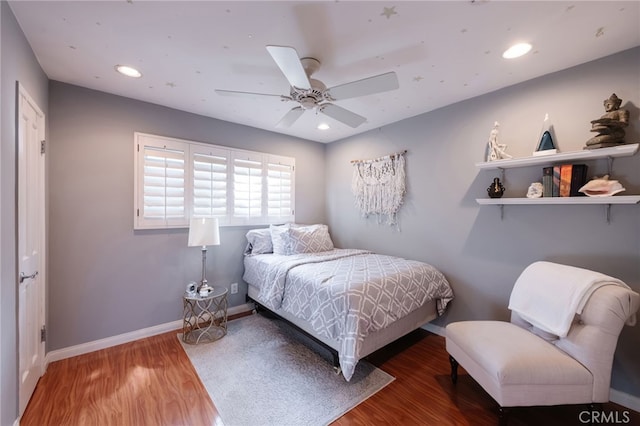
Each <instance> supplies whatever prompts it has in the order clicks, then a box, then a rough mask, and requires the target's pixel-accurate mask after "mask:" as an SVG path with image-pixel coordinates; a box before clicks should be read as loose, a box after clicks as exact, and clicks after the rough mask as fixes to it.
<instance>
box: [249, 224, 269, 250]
mask: <svg viewBox="0 0 640 426" xmlns="http://www.w3.org/2000/svg"><path fill="white" fill-rule="evenodd" d="M246 236H247V242H248V243H249V245H248V247H247V250H246V252H245V253H247V254H263V253H273V244H272V243H271V230H270V229H269V228H261V229H251V230H250V231H249V232H247V235H246Z"/></svg>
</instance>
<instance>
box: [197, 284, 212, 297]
mask: <svg viewBox="0 0 640 426" xmlns="http://www.w3.org/2000/svg"><path fill="white" fill-rule="evenodd" d="M211 293H213V287H211V286H210V285H209V284H207V283H206V282H205V283H202V285H200V287H198V294H199V295H200V296H201V297H205V296H208V295H209V294H211Z"/></svg>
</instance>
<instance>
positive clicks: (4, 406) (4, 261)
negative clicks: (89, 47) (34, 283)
mask: <svg viewBox="0 0 640 426" xmlns="http://www.w3.org/2000/svg"><path fill="white" fill-rule="evenodd" d="M0 23H1V25H0V34H1V36H0V57H1V58H2V59H1V61H0V62H1V63H0V93H1V94H2V96H0V245H1V246H0V251H1V252H2V256H0V315H1V316H2V317H1V318H0V349H1V351H0V365H1V366H2V368H1V369H0V415H1V417H0V425H12V424H13V422H14V421H15V419H16V418H17V417H18V359H17V352H18V349H17V334H16V331H17V323H16V320H17V317H16V314H17V313H16V307H17V282H18V273H17V260H16V252H17V239H16V237H17V235H16V229H17V227H16V208H17V207H16V196H17V193H16V185H17V182H16V146H17V145H16V143H17V139H16V138H17V135H16V125H15V124H16V82H17V81H19V82H20V83H21V84H22V86H23V87H24V88H25V90H26V91H27V92H28V93H29V94H30V95H31V97H32V98H33V99H34V100H35V101H36V102H37V103H38V106H39V107H40V108H41V109H42V111H43V112H44V113H45V116H46V115H47V102H48V100H47V84H48V80H47V77H46V75H45V74H44V73H43V72H42V69H41V68H40V66H39V65H38V62H37V60H36V58H35V56H34V55H33V52H32V51H31V48H30V47H29V44H28V43H27V40H26V39H25V38H24V35H23V34H22V31H21V30H20V27H19V26H18V23H17V22H16V20H15V17H14V16H13V12H12V11H11V9H10V8H9V6H8V5H7V3H6V2H4V1H1V2H0Z"/></svg>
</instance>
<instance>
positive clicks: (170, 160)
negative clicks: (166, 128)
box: [136, 138, 187, 228]
mask: <svg viewBox="0 0 640 426" xmlns="http://www.w3.org/2000/svg"><path fill="white" fill-rule="evenodd" d="M185 148H186V145H184V144H180V143H175V142H174V141H164V140H162V139H161V138H155V139H154V138H143V139H142V140H141V141H140V143H139V144H138V152H139V155H138V161H139V162H141V163H142V164H141V167H139V170H142V176H138V179H137V181H138V183H139V185H140V186H141V188H142V197H141V198H142V199H141V200H138V201H139V205H138V207H137V211H136V215H137V219H138V224H139V225H142V226H144V227H150V228H153V227H167V226H179V225H185V224H186V223H187V212H186V202H185V201H186V200H185V184H186V181H185V170H186V169H185Z"/></svg>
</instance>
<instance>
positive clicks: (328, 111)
mask: <svg viewBox="0 0 640 426" xmlns="http://www.w3.org/2000/svg"><path fill="white" fill-rule="evenodd" d="M319 110H320V112H321V113H323V114H324V115H328V116H329V117H331V118H333V119H334V120H338V121H340V122H341V123H344V124H346V125H347V126H349V127H353V128H354V129H355V128H356V127H358V126H359V125H361V124H362V123H364V122H365V121H367V119H366V118H365V117H363V116H361V115H358V114H356V113H355V112H351V111H349V110H347V109H344V108H342V107H339V106H338V105H334V104H323V105H321V106H320V109H319Z"/></svg>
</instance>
